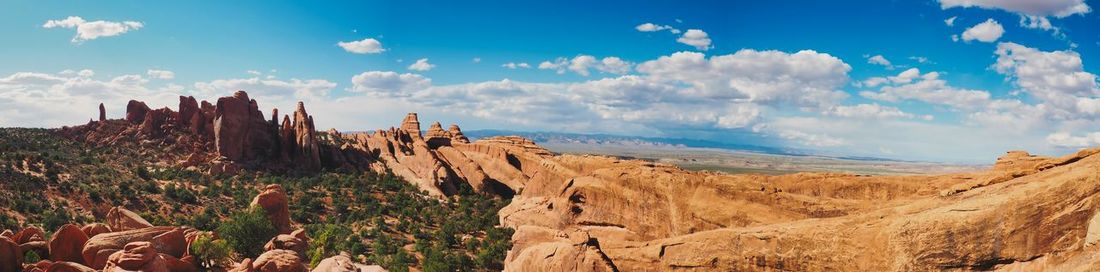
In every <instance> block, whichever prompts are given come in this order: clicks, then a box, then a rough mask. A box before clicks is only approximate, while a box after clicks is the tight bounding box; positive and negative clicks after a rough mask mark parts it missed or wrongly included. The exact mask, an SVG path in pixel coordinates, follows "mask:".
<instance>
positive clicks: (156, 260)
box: [103, 242, 169, 272]
mask: <svg viewBox="0 0 1100 272" xmlns="http://www.w3.org/2000/svg"><path fill="white" fill-rule="evenodd" d="M103 271H104V272H130V271H135V272H136V271H141V272H169V271H168V266H167V264H166V263H165V261H164V258H163V257H161V256H160V254H157V250H156V248H155V247H154V246H153V244H152V243H150V242H132V243H129V244H126V246H125V247H123V249H122V250H119V251H117V252H115V253H114V254H111V256H110V258H108V260H107V266H106V267H104V268H103Z"/></svg>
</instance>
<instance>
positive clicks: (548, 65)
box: [538, 55, 634, 76]
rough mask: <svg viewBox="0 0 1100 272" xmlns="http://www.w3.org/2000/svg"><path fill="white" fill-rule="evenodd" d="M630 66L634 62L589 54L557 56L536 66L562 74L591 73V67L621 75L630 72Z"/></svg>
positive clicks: (583, 74) (632, 65)
mask: <svg viewBox="0 0 1100 272" xmlns="http://www.w3.org/2000/svg"><path fill="white" fill-rule="evenodd" d="M632 67H634V63H632V62H628V61H624V60H622V59H620V58H618V57H605V58H603V59H596V57H593V56H590V55H577V56H576V57H573V58H572V59H566V58H561V57H559V58H557V59H555V60H553V61H543V62H542V63H539V66H538V68H539V69H543V70H554V71H556V72H557V73H558V74H564V73H565V71H566V70H568V71H572V72H574V73H577V74H578V75H581V76H589V75H591V72H590V70H591V69H596V70H597V71H600V72H604V73H609V74H617V75H623V74H627V73H630V70H631V69H632Z"/></svg>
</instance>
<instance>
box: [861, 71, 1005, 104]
mask: <svg viewBox="0 0 1100 272" xmlns="http://www.w3.org/2000/svg"><path fill="white" fill-rule="evenodd" d="M888 78H889V80H890V82H892V83H894V84H895V85H885V86H882V88H881V89H880V90H879V92H870V91H864V92H860V96H863V97H865V98H869V99H874V100H880V101H887V102H897V101H900V100H917V101H922V102H926V103H931V104H937V105H947V106H951V107H954V108H962V109H975V108H981V107H984V106H985V105H986V104H988V103H989V101H990V95H989V92H986V91H981V90H968V89H961V88H956V87H952V86H948V85H947V81H944V80H942V79H940V78H939V73H937V72H928V73H925V74H921V73H920V70H919V69H917V68H909V69H908V70H905V71H903V72H901V73H900V74H898V75H897V76H891V77H888Z"/></svg>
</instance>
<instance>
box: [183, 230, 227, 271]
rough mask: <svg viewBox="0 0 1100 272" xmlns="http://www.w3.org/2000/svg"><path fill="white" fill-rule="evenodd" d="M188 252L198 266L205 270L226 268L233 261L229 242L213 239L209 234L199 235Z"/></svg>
mask: <svg viewBox="0 0 1100 272" xmlns="http://www.w3.org/2000/svg"><path fill="white" fill-rule="evenodd" d="M188 250H189V251H190V252H191V255H192V256H195V261H197V262H198V264H199V266H201V267H202V268H205V269H210V268H215V267H227V266H229V265H230V264H231V263H232V261H233V259H232V257H233V249H232V248H230V246H229V242H227V241H225V240H222V239H214V236H213V235H209V234H200V235H199V236H198V237H196V238H195V241H194V242H192V243H191V248H189V249H188Z"/></svg>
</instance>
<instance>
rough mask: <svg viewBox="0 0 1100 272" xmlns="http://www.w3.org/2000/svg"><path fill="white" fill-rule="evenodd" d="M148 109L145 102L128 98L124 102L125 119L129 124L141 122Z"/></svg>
mask: <svg viewBox="0 0 1100 272" xmlns="http://www.w3.org/2000/svg"><path fill="white" fill-rule="evenodd" d="M148 111H149V106H146V105H145V102H141V101H137V100H130V102H128V103H126V121H127V122H130V123H131V124H135V125H136V124H141V122H143V121H145V114H146V113H147V112H148Z"/></svg>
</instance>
